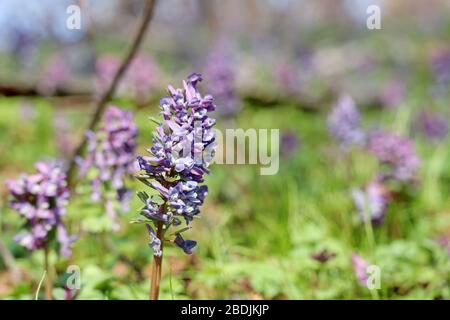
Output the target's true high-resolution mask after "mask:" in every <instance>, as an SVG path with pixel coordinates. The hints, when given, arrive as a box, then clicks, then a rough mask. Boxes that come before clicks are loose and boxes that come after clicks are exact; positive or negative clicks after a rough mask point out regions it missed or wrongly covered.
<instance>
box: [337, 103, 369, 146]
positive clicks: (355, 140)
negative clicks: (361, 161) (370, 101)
mask: <svg viewBox="0 0 450 320" xmlns="http://www.w3.org/2000/svg"><path fill="white" fill-rule="evenodd" d="M328 131H329V132H330V135H331V136H332V137H333V138H335V139H336V140H337V141H338V142H339V143H340V145H341V146H342V147H344V148H345V147H349V146H351V145H354V144H356V145H359V144H363V143H364V140H365V133H364V131H363V130H362V129H361V115H360V113H359V111H358V108H357V107H356V105H355V102H354V101H353V99H352V98H351V97H350V96H349V95H341V96H340V97H339V99H338V101H337V103H336V104H335V106H334V107H333V110H332V111H331V113H330V114H329V116H328Z"/></svg>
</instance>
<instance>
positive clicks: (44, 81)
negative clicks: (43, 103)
mask: <svg viewBox="0 0 450 320" xmlns="http://www.w3.org/2000/svg"><path fill="white" fill-rule="evenodd" d="M68 79H69V70H68V67H67V64H66V63H65V61H64V59H63V57H62V56H56V57H54V58H52V60H51V61H50V63H49V64H48V65H47V66H46V67H45V69H44V72H43V74H42V77H41V79H40V81H39V84H38V90H39V92H41V93H43V94H52V93H54V92H55V91H57V90H58V89H61V87H62V86H64V85H65V84H66V83H67V81H68Z"/></svg>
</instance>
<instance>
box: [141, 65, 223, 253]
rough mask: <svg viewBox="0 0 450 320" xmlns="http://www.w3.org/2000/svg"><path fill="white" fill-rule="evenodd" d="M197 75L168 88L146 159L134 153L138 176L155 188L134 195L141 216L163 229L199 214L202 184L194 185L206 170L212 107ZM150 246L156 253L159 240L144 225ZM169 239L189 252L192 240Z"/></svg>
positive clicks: (212, 148)
mask: <svg viewBox="0 0 450 320" xmlns="http://www.w3.org/2000/svg"><path fill="white" fill-rule="evenodd" d="M201 80H202V78H201V75H200V74H197V73H194V74H191V75H190V76H189V77H188V79H187V81H183V89H174V88H173V87H172V86H169V94H170V96H169V97H166V98H163V99H161V102H160V108H161V114H162V116H163V121H162V122H161V123H160V124H159V126H158V127H157V128H156V132H155V134H154V137H153V146H152V147H151V148H150V149H149V150H148V151H149V153H150V156H149V157H138V162H139V165H140V168H141V170H142V174H141V175H140V176H139V179H140V180H141V181H142V182H144V183H145V184H146V185H147V186H150V187H152V188H153V189H155V190H156V191H157V192H158V197H156V198H155V197H151V196H149V195H147V194H146V193H145V192H140V193H139V196H140V198H141V200H142V201H143V202H144V204H145V206H144V208H143V209H142V210H141V215H142V216H144V217H145V218H146V219H147V220H150V221H153V222H154V223H155V224H156V225H158V224H163V225H164V226H165V228H166V230H167V228H168V227H170V226H178V225H180V224H181V222H182V219H184V220H185V222H186V224H189V223H190V222H191V221H192V220H193V218H194V217H195V216H196V215H198V214H199V213H200V206H201V205H202V204H203V201H204V199H205V196H206V194H207V192H208V188H207V186H205V185H200V184H201V183H202V182H203V177H204V175H205V174H206V173H208V172H209V170H208V166H209V164H210V162H211V160H212V158H213V156H214V152H215V148H216V143H215V132H214V130H213V129H212V127H213V126H214V124H215V120H214V119H212V118H210V117H208V113H209V112H212V111H214V109H215V105H214V104H213V98H212V96H210V95H206V96H204V97H202V96H201V94H200V93H199V91H198V89H197V84H198V82H199V81H201ZM147 228H148V231H149V233H150V237H151V241H150V245H151V247H152V248H153V250H154V254H155V255H161V241H162V239H160V238H158V237H157V235H156V234H155V232H154V230H153V228H152V227H151V226H150V225H147ZM174 243H175V244H176V245H177V246H179V247H181V248H182V249H183V251H184V252H185V253H188V254H189V253H191V252H192V248H193V247H195V245H196V242H195V241H192V240H184V239H183V237H182V236H181V234H180V233H176V234H175V239H174Z"/></svg>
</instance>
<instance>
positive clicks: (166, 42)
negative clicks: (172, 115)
mask: <svg viewBox="0 0 450 320" xmlns="http://www.w3.org/2000/svg"><path fill="white" fill-rule="evenodd" d="M71 4H76V5H79V6H80V8H81V18H82V28H81V29H80V30H69V29H68V28H67V27H66V20H67V17H68V14H67V13H66V9H67V7H68V6H69V5H71ZM144 5H145V1H142V0H127V1H125V0H116V1H113V0H107V1H106V0H91V1H87V0H86V1H78V2H77V1H74V0H72V1H70V0H67V1H66V0H42V1H39V2H37V1H31V0H2V1H1V3H0V137H1V139H0V181H1V182H2V183H1V184H0V195H1V199H0V241H1V242H0V249H1V252H0V254H1V256H0V298H6V299H30V298H33V297H34V294H35V291H36V288H37V284H38V282H39V279H40V277H41V276H42V259H43V256H42V252H34V253H32V254H30V253H29V252H27V250H25V249H24V248H22V247H20V246H19V245H18V244H17V243H15V242H14V240H13V237H14V235H15V234H17V232H18V230H19V229H20V228H21V225H22V223H23V221H22V220H21V218H20V216H19V215H18V214H17V213H16V212H14V211H13V210H12V209H10V208H9V207H8V201H7V200H8V191H7V189H6V187H5V185H4V183H3V181H5V180H6V179H11V178H15V177H17V176H18V175H19V174H20V173H21V172H33V165H34V163H35V162H37V161H39V160H46V159H54V158H56V159H59V160H60V161H63V162H65V163H68V161H69V159H70V156H71V155H72V153H73V151H74V148H75V147H76V146H77V144H78V143H79V141H80V140H81V139H82V136H83V134H84V128H86V127H87V125H88V122H89V119H90V116H91V114H92V112H93V110H94V105H93V103H94V102H95V101H96V100H97V99H98V97H99V96H100V95H101V94H102V93H103V92H104V90H106V88H107V87H108V85H109V84H110V82H111V80H112V77H113V76H114V73H115V71H116V70H117V68H118V66H119V65H120V63H121V61H122V59H123V57H124V56H125V55H126V53H127V51H128V49H129V47H130V45H131V41H132V38H133V36H134V34H135V32H136V29H137V27H138V24H139V22H140V20H141V18H142V15H143V10H144ZM370 5H377V6H379V8H380V9H381V29H380V30H369V29H368V28H367V26H366V22H367V18H368V16H369V14H368V13H367V12H366V9H367V7H368V6H370ZM194 71H196V72H201V73H202V74H203V76H204V81H203V83H202V84H201V91H202V92H208V93H212V94H213V95H214V96H215V97H216V103H217V106H218V108H217V112H216V117H217V118H218V121H217V123H218V129H219V130H221V129H224V128H243V129H248V128H256V129H258V128H267V129H270V128H275V129H280V136H281V141H280V168H279V172H278V173H277V174H276V175H273V176H261V175H260V173H259V166H258V165H213V166H212V167H211V171H212V172H211V174H210V175H209V176H208V177H207V184H208V186H209V190H210V192H209V195H208V198H207V200H206V203H205V205H204V206H203V208H202V215H201V219H198V220H196V221H195V223H194V228H193V230H192V231H189V232H188V234H189V235H190V236H191V237H192V238H194V239H195V240H197V241H198V242H199V245H198V248H196V251H195V253H194V254H193V255H191V256H185V255H183V254H182V253H180V252H179V250H176V249H172V248H169V249H168V250H167V252H166V260H165V262H164V266H163V283H162V289H161V290H162V292H161V298H164V299H172V298H175V299H189V298H190V299H234V298H238V299H239V298H240V299H371V298H384V299H387V298H392V299H411V298H423V299H448V298H450V261H449V252H450V198H449V194H450V165H449V161H448V155H447V150H448V147H449V141H448V137H447V134H448V120H449V105H450V90H449V88H450V87H449V85H450V2H449V1H447V0H431V1H414V2H412V1H407V0H390V1H387V0H384V1H382V0H378V1H375V0H322V1H304V0H279V1H275V0H258V1H257V0H246V1H239V0H228V1H218V0H189V1H182V0H165V1H158V3H157V4H156V7H155V12H154V17H153V19H152V21H151V24H150V28H149V30H148V32H147V34H146V36H145V39H144V41H143V43H142V47H141V49H140V51H139V53H138V55H137V57H136V59H135V60H134V61H133V63H132V64H131V66H130V70H129V72H127V74H126V75H125V77H124V79H123V81H122V82H121V84H120V85H119V88H118V90H117V93H116V95H115V97H114V100H113V102H112V104H114V105H117V106H119V107H121V108H124V109H127V110H131V111H133V112H134V119H135V122H136V123H137V125H138V128H139V132H140V134H139V138H138V152H137V153H138V154H145V150H146V149H147V148H149V147H150V146H151V137H152V131H153V129H154V128H155V125H154V124H152V123H151V122H150V121H148V118H149V117H151V116H156V115H157V113H158V111H159V109H158V104H159V99H160V98H161V97H163V96H165V94H166V88H167V85H169V84H172V85H174V87H180V86H181V80H182V79H184V78H186V76H187V75H188V74H189V73H191V72H194ZM343 94H345V95H347V96H350V97H352V99H353V101H354V105H355V106H356V108H357V109H358V110H359V112H360V126H361V128H362V129H363V130H364V131H365V132H366V133H367V135H370V133H371V132H375V131H379V130H383V131H388V132H392V133H395V134H396V135H398V136H401V137H404V138H405V139H408V141H409V142H410V143H411V146H412V148H413V149H414V152H415V153H416V155H417V157H418V158H419V159H420V167H419V168H418V170H417V173H416V175H415V177H414V179H413V180H411V181H408V182H407V183H402V184H401V185H397V184H396V185H395V186H394V187H391V186H390V187H389V188H390V189H389V191H386V192H387V193H389V199H390V201H389V205H388V206H387V208H386V210H385V211H384V212H383V217H384V220H383V222H382V223H380V224H373V225H371V224H370V223H369V225H370V226H369V227H370V228H369V229H370V230H371V232H369V231H368V228H367V227H368V225H367V223H365V222H364V221H362V220H363V219H361V217H360V214H359V213H358V202H357V201H355V197H354V192H353V193H352V190H364V188H365V186H366V185H367V184H368V183H369V182H370V181H371V180H372V179H373V177H374V176H376V175H377V172H379V170H380V167H381V166H382V164H380V163H379V161H377V157H376V155H374V153H373V152H371V151H370V147H367V146H365V145H357V144H356V145H354V146H351V147H344V148H343V147H342V145H340V143H339V138H338V139H336V134H335V133H333V130H332V129H330V114H331V113H332V111H333V109H334V108H336V105H337V104H338V101H339V97H342V95H343ZM129 184H130V185H131V186H134V187H135V188H136V189H137V190H141V189H142V186H141V185H139V184H138V183H135V182H133V181H129ZM83 193H84V194H86V191H85V189H83V185H81V186H80V187H79V194H80V196H79V197H77V198H76V199H75V200H74V201H71V202H70V205H69V210H68V213H67V216H66V217H65V219H66V223H67V225H68V227H69V229H70V231H71V233H74V234H77V235H78V236H79V240H78V241H76V242H75V243H74V246H73V256H72V257H71V258H70V259H69V260H64V259H58V258H57V257H56V254H55V255H54V256H51V261H52V262H53V266H54V267H53V268H54V271H55V273H56V274H58V275H59V276H60V277H59V278H57V279H55V281H54V287H55V289H54V297H55V298H59V299H64V298H65V297H66V298H67V295H65V292H64V288H63V283H64V279H65V276H66V275H65V270H66V268H67V265H69V264H75V265H79V266H80V268H81V272H82V288H81V289H80V290H79V292H77V293H76V296H75V298H78V299H145V298H146V297H147V290H148V286H149V281H148V278H149V275H150V262H151V250H150V248H149V247H148V235H147V234H146V231H145V230H144V228H143V227H142V226H139V225H132V224H130V223H129V221H130V220H131V219H132V218H133V217H135V216H136V215H137V213H138V211H139V209H140V207H141V204H140V203H139V200H138V199H133V203H132V205H131V208H130V210H129V212H124V213H123V214H122V215H121V216H120V230H119V231H117V232H112V231H111V226H110V222H109V221H108V219H107V217H106V215H105V214H104V212H103V211H102V210H103V209H102V208H101V206H99V205H97V204H94V203H92V202H91V201H89V198H88V197H86V196H84V197H83ZM136 198H137V197H136ZM355 255H357V256H358V257H362V258H363V259H364V260H366V261H368V262H371V263H374V264H376V265H378V266H380V268H381V289H380V290H378V294H376V295H374V293H373V292H371V291H370V290H368V289H367V288H366V287H364V286H362V285H361V284H360V283H359V282H358V280H359V278H358V271H357V268H356V267H355V259H353V263H352V256H353V258H354V257H355ZM355 272H356V273H355Z"/></svg>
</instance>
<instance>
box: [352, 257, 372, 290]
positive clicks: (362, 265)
mask: <svg viewBox="0 0 450 320" xmlns="http://www.w3.org/2000/svg"><path fill="white" fill-rule="evenodd" d="M352 266H353V271H354V272H355V276H356V279H357V280H358V283H359V284H360V285H361V286H362V287H366V286H367V280H368V279H369V274H368V273H367V268H368V267H369V266H370V264H369V263H368V262H367V261H366V260H364V259H363V258H362V257H361V256H359V255H358V254H356V253H353V254H352Z"/></svg>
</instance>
